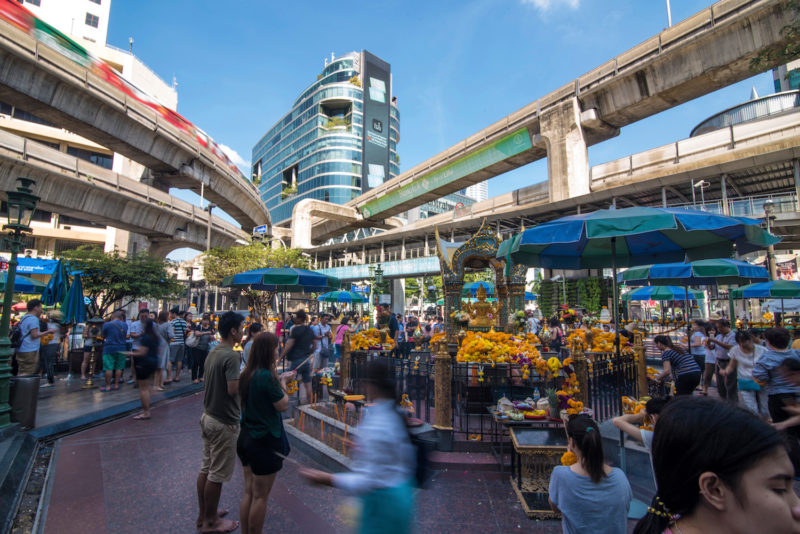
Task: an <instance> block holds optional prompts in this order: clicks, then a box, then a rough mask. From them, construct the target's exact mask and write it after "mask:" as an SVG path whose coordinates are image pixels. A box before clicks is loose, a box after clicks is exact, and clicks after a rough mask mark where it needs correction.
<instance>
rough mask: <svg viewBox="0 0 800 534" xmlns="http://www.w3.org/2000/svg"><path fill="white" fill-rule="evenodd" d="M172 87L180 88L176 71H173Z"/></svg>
mask: <svg viewBox="0 0 800 534" xmlns="http://www.w3.org/2000/svg"><path fill="white" fill-rule="evenodd" d="M172 88H173V89H177V88H178V78H176V77H175V73H172Z"/></svg>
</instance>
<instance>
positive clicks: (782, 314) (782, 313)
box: [780, 297, 786, 326]
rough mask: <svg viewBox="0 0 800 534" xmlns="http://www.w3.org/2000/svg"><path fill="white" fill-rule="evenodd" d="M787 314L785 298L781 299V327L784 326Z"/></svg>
mask: <svg viewBox="0 0 800 534" xmlns="http://www.w3.org/2000/svg"><path fill="white" fill-rule="evenodd" d="M785 314H786V312H785V311H784V309H783V297H781V324H780V325H781V326H783V317H784V316H785Z"/></svg>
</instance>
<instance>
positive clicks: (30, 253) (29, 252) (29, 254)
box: [25, 248, 39, 258]
mask: <svg viewBox="0 0 800 534" xmlns="http://www.w3.org/2000/svg"><path fill="white" fill-rule="evenodd" d="M38 255H39V251H38V250H37V249H35V248H26V249H25V257H26V258H35V257H36V256H38Z"/></svg>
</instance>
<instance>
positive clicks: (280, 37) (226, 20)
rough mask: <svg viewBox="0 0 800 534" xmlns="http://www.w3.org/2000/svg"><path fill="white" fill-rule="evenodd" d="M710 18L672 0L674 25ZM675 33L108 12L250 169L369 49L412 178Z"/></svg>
mask: <svg viewBox="0 0 800 534" xmlns="http://www.w3.org/2000/svg"><path fill="white" fill-rule="evenodd" d="M711 4H712V2H711V1H708V0H672V2H671V7H672V19H673V23H676V22H678V21H681V20H683V19H685V18H687V17H689V16H690V15H692V14H694V13H696V12H698V11H700V10H702V9H704V8H707V7H708V6H709V5H711ZM666 26H667V13H666V5H665V1H664V0H645V1H643V0H470V1H451V0H437V1H433V2H431V1H426V2H422V1H416V0H407V1H395V0H391V1H382V2H372V3H368V2H350V1H341V0H340V1H337V2H320V1H316V0H306V1H302V2H279V1H258V0H241V1H238V2H237V1H233V2H230V1H228V2H223V1H219V0H217V1H210V0H170V1H169V2H164V1H163V0H113V2H112V4H111V20H110V26H109V35H108V42H109V44H112V45H115V46H119V47H121V48H126V49H127V47H128V37H131V36H132V37H133V38H134V40H135V42H134V48H133V51H134V53H135V54H136V55H137V56H139V57H140V58H141V59H142V60H143V61H144V62H145V63H146V64H147V65H148V66H150V67H151V68H152V69H153V70H154V71H155V72H157V73H158V74H159V75H161V77H162V78H164V79H165V80H171V79H172V77H173V76H175V77H176V78H177V81H178V100H179V103H178V111H179V112H180V113H181V114H182V115H184V116H185V117H186V118H188V119H189V120H191V121H192V122H194V123H195V124H197V125H198V126H199V127H201V128H202V129H204V130H205V131H207V132H208V133H209V134H211V135H212V136H213V137H214V138H215V139H216V140H217V142H219V143H222V144H224V145H226V146H228V147H230V148H231V149H233V150H234V151H236V152H237V153H238V154H239V155H241V157H242V160H243V161H244V162H248V163H249V161H250V153H251V149H252V146H253V145H254V144H255V142H256V141H257V140H258V139H259V138H260V137H261V136H262V135H263V134H264V133H265V132H266V131H267V130H268V129H269V128H270V127H271V126H272V125H273V124H274V123H275V122H276V121H277V120H278V119H279V118H280V117H282V116H283V115H284V114H285V113H286V112H287V111H288V110H289V108H290V107H291V105H292V103H293V102H294V100H295V98H296V97H297V96H298V95H299V94H300V93H301V92H302V91H303V89H305V88H306V87H307V86H308V85H310V84H311V83H313V82H314V81H315V79H316V75H317V73H318V72H320V71H321V70H322V68H323V60H324V58H325V57H326V56H327V57H329V56H330V54H331V52H333V53H335V54H336V55H337V56H338V55H339V54H342V53H345V52H348V51H351V50H361V49H367V50H369V51H370V52H372V53H374V54H376V55H378V56H379V57H381V58H383V59H384V60H386V61H388V62H389V63H390V64H391V66H392V75H393V79H394V81H393V83H394V94H395V95H396V96H397V97H398V105H399V109H400V113H401V119H400V143H399V145H398V152H399V154H400V160H401V170H405V169H408V168H410V167H412V166H414V165H415V164H417V163H420V162H421V161H423V160H425V159H427V158H429V157H431V156H433V155H435V154H436V153H438V152H440V151H442V150H444V149H446V148H448V147H450V146H452V145H453V144H455V143H457V142H459V141H461V140H462V139H464V138H465V137H468V136H469V135H471V134H473V133H474V132H476V131H478V130H480V129H481V128H483V127H485V126H487V125H489V124H491V123H492V122H494V121H496V120H498V119H500V118H502V117H504V116H505V115H508V114H509V113H511V112H513V111H515V110H517V109H519V108H521V107H523V106H525V105H527V104H529V103H530V102H532V101H534V100H536V98H538V97H540V96H542V95H544V94H546V93H548V92H549V91H551V90H553V89H556V88H558V87H560V86H562V85H564V84H566V83H568V82H570V81H572V80H574V79H575V78H576V77H578V76H579V75H581V74H583V73H584V72H587V71H589V70H591V69H592V68H594V67H596V66H598V65H600V64H601V63H603V62H604V61H607V60H608V59H610V58H612V57H614V56H615V55H618V54H619V53H621V52H624V51H625V50H627V49H629V48H631V47H633V46H635V45H636V44H638V43H640V42H642V41H644V40H646V39H647V38H649V37H651V36H652V35H655V34H656V33H658V32H659V31H661V30H662V29H664V28H665V27H666ZM751 86H755V87H756V89H757V90H758V92H759V93H760V94H762V95H763V94H766V93H769V92H772V78H771V74H769V73H766V74H761V75H758V76H755V77H753V78H751V79H749V80H746V81H744V82H741V83H739V84H737V85H734V86H731V87H728V88H726V89H723V90H721V91H718V92H716V93H712V94H710V95H707V96H705V97H703V98H700V99H697V100H695V101H693V102H690V103H688V104H684V105H682V106H680V107H677V108H674V109H672V110H670V111H667V112H664V113H661V114H659V115H657V116H655V117H652V118H650V119H648V120H644V121H641V122H639V123H637V124H634V125H631V126H628V127H626V128H624V129H623V130H622V132H621V134H620V135H619V136H618V137H617V138H615V139H612V140H610V141H606V142H604V143H601V144H599V145H596V146H594V147H591V148H590V149H589V160H590V163H591V164H592V165H594V164H598V163H603V162H606V161H609V160H613V159H616V158H620V157H625V156H627V155H629V154H631V153H635V152H639V151H642V150H646V149H649V148H653V147H656V146H659V145H664V144H668V143H672V142H674V141H675V140H678V139H683V138H686V137H688V135H689V131H690V130H691V128H692V127H693V126H695V125H696V124H697V123H698V122H700V121H701V120H702V119H704V118H706V117H708V116H709V115H711V114H713V113H715V112H716V111H719V110H722V109H724V108H726V107H729V106H732V105H734V104H736V103H739V102H741V101H743V100H746V99H747V98H748V97H749V94H750V88H751ZM546 177H547V165H546V161H544V160H541V161H539V162H536V163H533V164H531V165H528V166H526V167H523V168H521V169H518V170H516V171H514V172H511V173H507V174H505V175H503V176H499V177H497V178H494V179H492V180H491V181H490V182H489V195H490V196H493V195H497V194H500V193H504V192H507V191H511V190H513V189H517V188H519V187H524V186H526V185H529V184H531V183H535V182H539V181H542V180H544V179H546Z"/></svg>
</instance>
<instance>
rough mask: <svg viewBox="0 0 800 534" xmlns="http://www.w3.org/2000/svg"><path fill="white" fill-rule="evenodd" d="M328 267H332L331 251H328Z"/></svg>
mask: <svg viewBox="0 0 800 534" xmlns="http://www.w3.org/2000/svg"><path fill="white" fill-rule="evenodd" d="M328 269H333V251H332V250H331V251H330V252H329V253H328Z"/></svg>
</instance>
